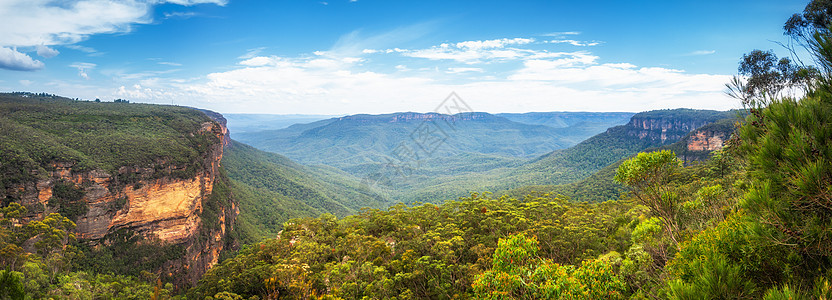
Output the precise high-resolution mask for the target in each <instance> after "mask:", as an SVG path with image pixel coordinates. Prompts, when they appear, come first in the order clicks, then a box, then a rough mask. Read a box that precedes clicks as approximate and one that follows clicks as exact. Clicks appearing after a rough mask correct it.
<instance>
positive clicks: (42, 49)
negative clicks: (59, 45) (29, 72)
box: [36, 45, 60, 58]
mask: <svg viewBox="0 0 832 300" xmlns="http://www.w3.org/2000/svg"><path fill="white" fill-rule="evenodd" d="M36 49H37V52H38V55H40V56H41V57H43V58H52V57H55V56H57V55H58V53H60V52H58V50H55V49H52V48H49V47H47V46H44V45H38V46H37V48H36Z"/></svg>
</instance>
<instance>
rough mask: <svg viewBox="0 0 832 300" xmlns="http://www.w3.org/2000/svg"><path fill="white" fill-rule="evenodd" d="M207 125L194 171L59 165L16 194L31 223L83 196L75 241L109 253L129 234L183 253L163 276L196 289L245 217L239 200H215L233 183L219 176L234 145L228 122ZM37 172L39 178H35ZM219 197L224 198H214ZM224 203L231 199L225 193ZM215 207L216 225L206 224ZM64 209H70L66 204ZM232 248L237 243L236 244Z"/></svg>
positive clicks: (158, 165) (162, 164)
mask: <svg viewBox="0 0 832 300" xmlns="http://www.w3.org/2000/svg"><path fill="white" fill-rule="evenodd" d="M214 117H215V121H208V122H204V123H203V124H202V126H201V128H200V129H199V130H197V132H192V133H190V134H191V135H192V136H204V137H205V138H204V141H205V144H204V145H202V146H203V147H201V149H198V151H199V152H200V158H199V159H198V161H196V162H192V163H190V164H188V165H177V164H176V163H173V162H170V161H167V160H166V159H162V158H160V159H158V160H157V161H156V162H155V163H154V164H151V165H147V166H122V167H120V168H118V170H117V171H116V172H113V173H112V174H111V173H108V172H106V171H104V170H101V169H95V170H83V171H77V170H76V169H77V168H76V166H75V164H74V163H73V162H60V163H53V164H52V165H51V168H46V170H48V171H47V172H48V174H37V175H38V176H36V177H38V178H40V179H39V180H37V181H36V182H28V183H24V184H21V185H20V186H18V187H16V189H17V190H18V191H19V192H20V193H21V194H22V197H21V200H22V203H23V204H24V205H26V206H27V207H29V208H35V209H30V214H31V215H30V216H29V217H30V218H39V217H42V216H43V215H45V214H48V213H51V212H55V211H58V210H59V209H60V207H59V206H56V204H55V203H53V202H52V201H51V200H54V199H55V197H54V196H55V195H54V192H55V189H56V188H63V187H67V186H68V187H69V188H71V189H77V190H81V191H82V193H80V195H82V196H81V197H80V201H79V202H80V203H81V205H84V206H85V207H82V209H81V210H80V211H82V212H83V213H82V214H79V215H76V216H69V217H70V218H71V219H73V221H75V222H76V224H77V227H76V235H77V237H78V238H79V239H80V240H81V241H82V242H85V243H89V244H92V245H95V246H96V247H106V246H107V245H108V243H109V242H108V239H107V238H108V237H109V235H111V234H113V233H115V232H116V231H119V230H122V231H126V232H129V233H130V234H138V235H141V236H143V237H145V239H146V240H147V241H155V242H161V244H163V245H177V246H181V247H182V248H184V252H185V256H184V257H182V258H179V259H175V260H171V261H168V262H166V263H165V264H164V266H162V267H161V268H160V269H158V270H156V272H158V273H161V274H162V275H163V276H167V277H169V278H172V279H173V281H174V282H175V284H177V285H178V286H186V285H188V284H194V283H196V281H197V280H198V279H199V278H200V277H201V276H202V274H203V273H204V272H205V271H207V270H208V269H209V268H211V267H212V266H213V265H214V264H216V263H217V261H218V260H219V256H220V253H221V252H222V251H223V250H226V249H225V248H226V247H227V246H226V245H227V244H229V243H227V241H225V237H226V235H227V233H228V232H229V231H231V230H232V228H233V224H234V220H235V218H236V216H237V214H238V213H239V210H238V208H237V204H236V202H235V201H233V199H222V200H223V201H216V199H212V197H211V196H212V193H213V192H214V187H215V184H216V183H217V182H218V181H221V180H227V179H225V178H224V175H222V172H221V171H220V161H221V160H222V156H223V149H224V145H226V144H227V143H228V142H229V139H228V130H227V129H226V127H225V126H224V124H221V123H224V122H221V121H224V119H217V118H216V116H214ZM32 172H37V171H32ZM214 196H215V197H214V198H216V196H217V195H214ZM221 197H224V198H230V197H231V195H230V193H228V192H226V193H225V194H224V195H222V196H221ZM209 201H214V202H217V203H210V204H211V206H212V207H211V209H212V210H213V211H211V215H212V216H214V217H212V218H211V219H210V220H206V219H205V218H203V215H204V214H205V209H206V205H207V204H209ZM59 205H68V204H67V203H63V204H59ZM232 244H233V243H232Z"/></svg>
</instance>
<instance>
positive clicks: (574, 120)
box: [496, 111, 635, 133]
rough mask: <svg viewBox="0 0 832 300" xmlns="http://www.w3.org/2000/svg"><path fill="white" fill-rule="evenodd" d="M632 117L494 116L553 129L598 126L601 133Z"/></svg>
mask: <svg viewBox="0 0 832 300" xmlns="http://www.w3.org/2000/svg"><path fill="white" fill-rule="evenodd" d="M633 115H635V113H631V112H567V111H554V112H528V113H502V114H496V116H499V117H503V118H506V119H509V120H511V121H514V122H517V123H523V124H531V125H546V126H549V127H554V128H568V127H576V126H580V125H581V124H598V126H604V127H603V129H602V130H601V131H604V130H606V129H607V128H610V127H612V126H616V125H621V124H626V123H627V122H628V121H629V120H630V117H632V116H633ZM604 124H611V125H604ZM599 133H600V132H599Z"/></svg>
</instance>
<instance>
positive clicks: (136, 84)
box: [0, 0, 808, 115]
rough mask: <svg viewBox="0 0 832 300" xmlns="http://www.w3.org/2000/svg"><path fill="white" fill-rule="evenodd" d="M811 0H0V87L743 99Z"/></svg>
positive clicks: (535, 102)
mask: <svg viewBox="0 0 832 300" xmlns="http://www.w3.org/2000/svg"><path fill="white" fill-rule="evenodd" d="M807 3H808V1H807V0H801V1H797V0H748V1H746V0H737V1H733V0H732V1H724V0H719V1H713V0H701V1H667V0H655V1H646V0H644V1H640V0H633V1H620V0H618V1H554V0H549V1H522V0H521V1H493V0H479V1H449V0H441V1H433V0H421V1H405V0H325V1H320V0H318V1H314V0H309V1H307V0H118V1H107V0H76V1H72V0H0V20H4V21H3V22H2V24H0V91H2V92H11V91H30V92H46V93H51V94H57V95H61V96H65V97H70V98H79V99H85V100H92V99H96V98H98V99H101V100H102V101H112V100H113V99H116V98H121V99H127V100H130V101H131V102H141V103H159V104H174V105H183V106H192V107H199V108H205V109H211V110H215V111H218V112H224V113H261V114H266V113H268V114H328V115H344V114H356V113H371V114H378V113H391V112H403V111H415V112H429V111H433V110H435V109H436V107H437V105H439V104H440V103H442V101H443V99H445V98H446V97H447V96H448V95H449V94H451V93H456V95H458V97H459V98H461V99H462V100H463V101H464V102H465V103H466V104H467V105H468V106H469V107H470V108H471V109H473V110H475V111H484V112H492V113H500V112H531V111H629V112H638V111H646V110H654V109H664V108H682V107H684V108H699V109H718V110H726V109H732V108H739V107H740V104H739V102H738V101H736V100H734V99H732V98H729V97H727V96H725V94H724V93H723V91H724V90H725V87H724V85H725V83H727V82H728V81H729V80H730V79H731V76H733V75H736V73H737V66H738V61H739V59H740V58H741V57H742V55H743V54H744V53H748V52H750V51H751V50H754V49H762V50H773V51H774V52H775V53H777V54H778V55H780V56H788V51H786V50H785V49H784V48H783V47H781V46H779V45H778V42H781V43H782V42H786V41H787V38H786V37H785V36H783V30H782V27H783V23H784V22H785V21H786V19H787V18H788V17H789V16H790V15H792V14H794V13H798V12H801V11H802V10H803V8H804V7H805V6H806V4H807Z"/></svg>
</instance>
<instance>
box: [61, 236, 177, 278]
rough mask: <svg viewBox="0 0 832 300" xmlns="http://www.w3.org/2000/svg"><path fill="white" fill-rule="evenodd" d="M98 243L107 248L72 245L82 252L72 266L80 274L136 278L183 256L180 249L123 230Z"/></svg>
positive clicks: (84, 244)
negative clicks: (82, 272)
mask: <svg viewBox="0 0 832 300" xmlns="http://www.w3.org/2000/svg"><path fill="white" fill-rule="evenodd" d="M102 242H105V243H106V244H107V246H103V245H101V246H97V247H92V246H90V245H88V244H86V243H79V244H76V245H75V246H76V247H78V248H79V249H80V250H81V251H82V252H83V255H81V256H80V257H78V258H77V261H76V262H75V263H76V264H77V266H78V268H79V269H80V270H87V271H89V272H96V273H102V274H119V275H129V276H134V277H138V276H139V275H141V274H142V272H156V271H157V270H158V269H160V268H161V267H162V266H163V265H164V264H165V263H166V262H168V261H171V260H175V259H179V258H181V257H182V256H184V255H185V249H184V248H183V247H182V246H181V245H167V244H164V243H162V242H161V241H158V240H148V239H146V238H144V237H143V236H141V235H138V234H135V233H133V232H130V231H128V230H124V229H121V230H118V231H116V232H113V233H111V234H109V235H107V236H105V237H104V239H103V240H102Z"/></svg>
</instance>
